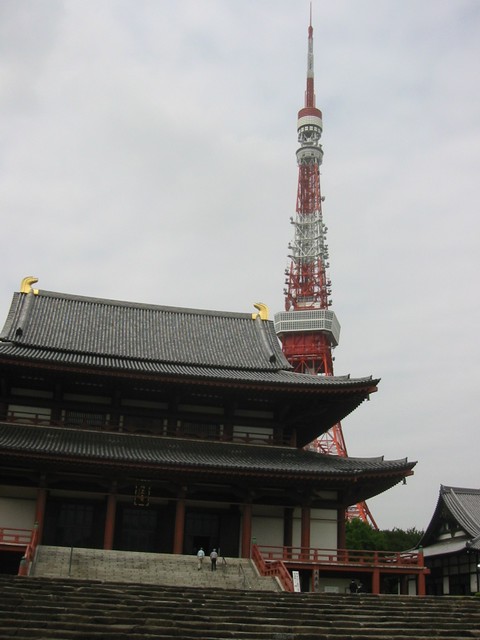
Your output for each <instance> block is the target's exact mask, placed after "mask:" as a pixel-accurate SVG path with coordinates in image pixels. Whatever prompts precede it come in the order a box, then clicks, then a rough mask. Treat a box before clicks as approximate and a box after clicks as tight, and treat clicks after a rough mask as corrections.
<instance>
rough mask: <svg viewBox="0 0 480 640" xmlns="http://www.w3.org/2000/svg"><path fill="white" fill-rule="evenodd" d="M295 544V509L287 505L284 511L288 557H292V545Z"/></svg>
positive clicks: (284, 534) (284, 529) (284, 530)
mask: <svg viewBox="0 0 480 640" xmlns="http://www.w3.org/2000/svg"><path fill="white" fill-rule="evenodd" d="M292 545H293V509H292V507H286V508H285V509H284V511H283V546H284V547H287V548H286V549H285V551H286V557H287V558H288V557H291V555H292V553H291V547H292Z"/></svg>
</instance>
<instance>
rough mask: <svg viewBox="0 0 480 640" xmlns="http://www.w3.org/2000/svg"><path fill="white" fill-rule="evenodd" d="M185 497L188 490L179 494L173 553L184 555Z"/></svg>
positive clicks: (183, 490)
mask: <svg viewBox="0 0 480 640" xmlns="http://www.w3.org/2000/svg"><path fill="white" fill-rule="evenodd" d="M185 496H186V489H182V490H181V491H180V492H179V494H178V500H177V509H176V511H175V530H174V533H173V553H183V540H184V536H185Z"/></svg>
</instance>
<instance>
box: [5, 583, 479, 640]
mask: <svg viewBox="0 0 480 640" xmlns="http://www.w3.org/2000/svg"><path fill="white" fill-rule="evenodd" d="M0 593H1V594H2V597H1V598H0V638H2V640H3V639H4V638H5V639H10V638H16V640H24V639H26V638H29V640H57V639H61V640H96V639H97V638H99V639H100V638H101V639H102V640H109V639H112V640H113V639H115V640H149V639H151V640H153V639H154V638H156V639H157V640H173V639H175V640H179V639H182V640H228V639H231V640H367V639H368V640H387V639H388V640H424V639H425V640H427V638H428V640H447V639H449V640H461V639H463V640H465V639H466V638H477V639H479V638H480V600H479V599H478V598H473V597H470V598H455V597H453V598H452V597H449V598H432V597H425V598H417V597H408V596H368V595H367V596H361V597H359V596H351V595H347V594H345V595H344V594H341V595H334V594H313V593H312V594H309V593H296V594H288V593H274V592H261V591H252V590H243V591H241V590H234V589H231V590H229V589H223V590H222V589H204V588H202V589H200V588H193V587H172V586H163V585H148V586H147V585H145V584H124V583H121V582H115V583H113V582H99V581H87V580H78V579H72V578H65V579H50V578H17V577H13V576H0Z"/></svg>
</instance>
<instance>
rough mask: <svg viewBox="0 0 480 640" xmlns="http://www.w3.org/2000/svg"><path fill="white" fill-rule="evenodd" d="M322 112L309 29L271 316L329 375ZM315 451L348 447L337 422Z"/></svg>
mask: <svg viewBox="0 0 480 640" xmlns="http://www.w3.org/2000/svg"><path fill="white" fill-rule="evenodd" d="M322 131H323V122H322V112H321V111H320V109H318V108H317V107H316V104H315V89H314V60H313V27H312V19H311V12H310V25H309V27H308V58H307V86H306V91H305V104H304V106H303V108H301V109H300V111H299V112H298V118H297V133H298V142H299V144H300V147H299V148H298V150H297V165H298V188H297V202H296V215H295V218H293V217H292V218H290V222H291V224H292V225H293V229H294V234H293V240H292V242H290V244H289V245H288V248H289V255H288V258H289V266H288V267H287V269H285V289H284V295H285V311H282V312H280V313H277V314H275V317H274V323H275V330H276V332H277V335H278V337H279V338H280V340H281V342H282V349H283V352H284V354H285V356H286V358H287V359H288V361H289V362H290V364H291V365H292V366H293V367H294V370H295V371H297V372H299V373H310V374H314V375H324V376H332V375H333V357H332V350H333V349H334V348H335V347H336V346H337V345H338V343H339V340H340V324H339V322H338V319H337V316H336V315H335V312H334V311H333V310H332V309H330V307H331V305H332V301H331V298H330V296H331V281H330V279H329V278H328V277H327V269H328V268H329V267H330V264H329V262H328V260H329V255H328V245H327V242H326V235H327V227H326V226H325V223H324V221H323V213H322V203H323V201H324V197H323V196H322V194H321V190H320V166H321V164H322V160H323V149H322V145H321V144H320V139H321V136H322ZM310 448H311V449H314V450H316V451H318V452H319V453H327V454H332V455H338V456H344V457H346V456H347V455H348V454H347V448H346V445H345V440H344V437H343V432H342V426H341V424H340V423H338V424H336V425H334V426H333V427H332V428H331V429H330V431H328V432H327V433H326V434H323V435H322V436H320V437H319V438H317V439H316V440H315V441H314V442H312V443H311V445H310ZM348 515H349V516H350V517H355V516H356V517H360V518H362V519H363V520H364V521H366V522H368V521H370V523H371V524H373V526H374V527H376V524H375V522H374V520H373V518H372V516H371V514H370V512H369V511H368V508H367V506H366V504H365V503H362V504H359V505H356V506H354V507H351V508H350V509H349V513H348Z"/></svg>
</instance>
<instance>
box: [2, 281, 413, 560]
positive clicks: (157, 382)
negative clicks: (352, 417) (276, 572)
mask: <svg viewBox="0 0 480 640" xmlns="http://www.w3.org/2000/svg"><path fill="white" fill-rule="evenodd" d="M35 282H36V279H34V278H26V279H24V281H23V282H22V286H21V290H20V292H17V293H15V294H14V295H13V300H12V304H11V308H10V311H9V313H8V317H7V319H6V323H5V326H4V328H3V331H2V333H1V334H0V381H1V398H0V462H1V476H0V534H1V533H2V532H3V534H2V535H3V539H2V540H0V543H1V544H0V549H1V554H2V555H3V557H5V554H7V553H8V549H9V546H8V540H7V539H6V538H5V535H6V534H5V532H6V531H31V530H32V529H33V528H34V527H36V530H37V534H38V538H39V541H41V542H42V543H43V544H47V545H58V546H72V547H73V546H76V547H88V548H105V549H119V550H136V551H153V552H162V553H174V554H178V553H195V552H196V550H197V549H198V548H199V547H200V546H203V547H204V548H205V549H210V548H212V547H216V548H218V547H220V548H221V553H222V555H227V556H230V557H249V556H250V553H251V545H252V542H256V543H257V544H265V545H279V546H282V545H283V546H297V547H305V548H307V547H308V548H311V547H318V548H323V549H325V548H327V549H337V548H344V546H345V537H344V536H345V529H344V526H345V509H346V508H347V507H348V506H349V505H352V504H356V503H358V502H360V501H363V500H366V499H369V498H371V497H372V496H375V495H378V494H380V493H382V492H383V491H385V490H387V489H389V488H390V487H392V486H393V485H395V484H397V483H399V482H401V481H402V480H403V479H404V478H405V477H406V476H409V475H411V474H412V473H413V471H412V469H413V467H414V465H415V463H414V462H409V461H407V459H399V460H388V461H387V460H384V459H383V457H375V458H353V457H349V458H343V457H339V456H334V455H326V454H320V453H316V452H313V451H308V450H306V449H305V447H306V445H308V443H309V442H311V441H312V440H313V439H314V438H316V437H317V436H319V435H320V434H322V433H324V432H325V431H327V430H328V429H329V428H330V427H331V426H332V425H334V424H336V423H338V422H339V421H340V420H343V419H344V418H345V417H346V416H347V415H348V414H349V413H351V412H352V411H353V410H355V409H357V407H359V405H360V404H361V403H362V402H363V401H364V400H367V399H368V398H369V396H370V394H372V393H374V392H375V391H376V390H377V384H378V382H379V381H378V380H377V379H374V378H372V377H363V378H350V377H349V376H323V375H318V376H317V375H309V374H300V373H295V372H293V370H292V367H291V365H290V364H289V363H288V362H287V360H286V359H285V357H284V355H283V353H282V350H281V348H280V345H279V342H278V339H277V336H276V334H275V330H274V326H273V322H271V321H270V320H268V318H267V313H268V312H267V310H266V308H265V307H264V305H260V304H259V305H255V306H256V308H257V310H258V311H256V312H255V313H253V314H252V313H233V312H220V311H211V310H198V309H183V308H176V307H165V306H156V305H148V304H139V303H134V302H119V301H113V300H106V299H97V298H89V297H82V296H78V295H71V294H63V293H54V292H50V291H43V290H41V291H39V290H37V289H33V288H32V285H33V284H34V283H35ZM17 551H18V546H17Z"/></svg>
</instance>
